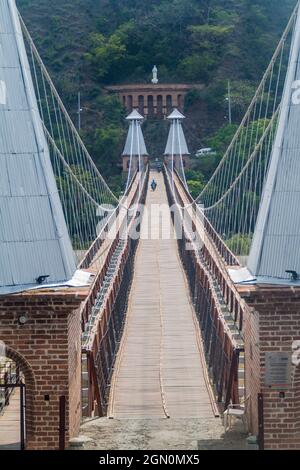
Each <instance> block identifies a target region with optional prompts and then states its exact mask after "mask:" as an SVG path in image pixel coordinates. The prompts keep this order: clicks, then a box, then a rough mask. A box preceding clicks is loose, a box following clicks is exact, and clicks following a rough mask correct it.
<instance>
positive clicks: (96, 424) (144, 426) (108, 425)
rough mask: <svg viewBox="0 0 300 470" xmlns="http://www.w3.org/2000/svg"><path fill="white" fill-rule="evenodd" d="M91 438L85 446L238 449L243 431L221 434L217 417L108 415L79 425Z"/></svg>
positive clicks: (150, 448) (221, 427) (88, 448)
mask: <svg viewBox="0 0 300 470" xmlns="http://www.w3.org/2000/svg"><path fill="white" fill-rule="evenodd" d="M81 434H82V435H84V436H86V437H88V438H90V439H91V440H90V441H89V442H88V443H87V444H85V449H86V450H92V449H94V450H95V449H97V450H221V449H228V450H239V449H245V448H246V445H245V444H246V442H245V439H246V435H245V433H244V432H241V428H240V427H239V426H238V427H237V428H236V431H234V432H233V431H231V432H229V433H226V435H224V427H223V425H222V422H221V419H220V418H210V419H196V418H190V419H172V418H171V419H139V420H137V419H131V420H130V419H128V420H127V419H122V420H118V419H108V418H100V419H97V420H93V421H90V422H86V423H85V424H83V425H82V428H81Z"/></svg>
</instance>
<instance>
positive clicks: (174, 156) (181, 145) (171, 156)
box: [164, 108, 190, 175]
mask: <svg viewBox="0 0 300 470" xmlns="http://www.w3.org/2000/svg"><path fill="white" fill-rule="evenodd" d="M167 119H168V120H169V121H171V126H170V130H169V136H168V141H167V145H166V149H165V153H164V155H165V163H166V164H167V165H168V167H169V168H170V169H173V168H175V169H176V170H177V171H178V172H179V173H180V174H183V175H184V168H188V166H189V156H190V152H189V149H188V146H187V143H186V139H185V135H184V132H183V128H182V121H183V120H184V119H185V116H184V115H183V114H182V113H181V112H180V111H179V110H178V109H177V108H175V109H174V111H173V112H172V113H171V114H170V115H169V116H168V117H167ZM171 167H172V168H171Z"/></svg>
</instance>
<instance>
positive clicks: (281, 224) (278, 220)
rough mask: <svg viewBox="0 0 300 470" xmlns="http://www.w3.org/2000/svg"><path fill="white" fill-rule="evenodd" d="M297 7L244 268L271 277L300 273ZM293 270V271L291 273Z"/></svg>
mask: <svg viewBox="0 0 300 470" xmlns="http://www.w3.org/2000/svg"><path fill="white" fill-rule="evenodd" d="M299 80H300V7H299V6H298V12H297V18H296V23H295V29H294V36H293V41H292V49H291V54H290V60H289V66H288V70H287V75H286V81H285V87H284V93H283V98H282V103H281V110H280V115H279V120H278V127H277V132H276V136H275V141H274V146H273V149H272V154H271V160H270V165H269V170H268V174H267V178H266V182H265V187H264V191H263V195H262V199H261V205H260V209H259V214H258V219H257V223H256V227H255V231H254V236H253V241H252V247H251V250H250V255H249V258H248V265H247V266H248V269H249V271H250V272H251V274H252V275H253V276H255V277H256V278H257V279H258V280H261V281H264V280H265V281H266V282H268V283H274V282H276V280H277V281H279V280H280V281H282V280H288V279H289V277H290V274H289V273H287V272H286V271H294V274H293V278H294V281H297V277H298V274H299V273H300V249H299V247H300V213H299V207H300V158H299V157H300V155H299V149H300V133H299V122H300V93H299V84H300V81H299ZM296 273H297V275H296Z"/></svg>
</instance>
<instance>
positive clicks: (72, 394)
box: [0, 290, 86, 449]
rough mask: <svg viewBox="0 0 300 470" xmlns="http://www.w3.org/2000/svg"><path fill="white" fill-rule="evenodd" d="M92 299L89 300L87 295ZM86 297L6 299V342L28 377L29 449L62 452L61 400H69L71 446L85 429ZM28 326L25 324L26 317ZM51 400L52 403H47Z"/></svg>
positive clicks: (0, 324)
mask: <svg viewBox="0 0 300 470" xmlns="http://www.w3.org/2000/svg"><path fill="white" fill-rule="evenodd" d="M85 295H86V294H85ZM85 295H84V293H83V292H75V291H71V290H70V291H63V292H62V291H57V292H47V293H45V292H44V293H43V292H35V293H30V294H28V293H27V294H19V295H14V296H6V297H0V339H1V340H2V341H4V343H5V345H6V347H7V351H6V354H7V356H8V357H11V358H12V359H14V360H15V361H16V362H17V363H18V364H19V365H20V368H21V370H22V371H23V373H24V374H25V381H26V433H27V448H28V449H58V443H59V433H58V427H59V397H60V396H62V395H64V396H65V397H66V409H67V413H66V415H67V421H66V426H67V429H68V431H67V434H66V441H67V440H68V439H69V438H70V437H74V436H75V435H76V434H77V433H78V430H79V424H80V416H81V413H80V408H81V407H80V396H81V377H80V376H81V373H80V369H81V367H80V361H81V347H80V337H81V329H80V328H81V327H80V314H79V310H78V307H79V305H80V303H81V302H82V300H83V299H84V298H85ZM23 314H26V315H27V317H28V321H27V322H26V324H25V325H23V326H22V325H20V324H19V321H18V319H19V317H20V315H23ZM46 395H49V401H46V400H45V397H46Z"/></svg>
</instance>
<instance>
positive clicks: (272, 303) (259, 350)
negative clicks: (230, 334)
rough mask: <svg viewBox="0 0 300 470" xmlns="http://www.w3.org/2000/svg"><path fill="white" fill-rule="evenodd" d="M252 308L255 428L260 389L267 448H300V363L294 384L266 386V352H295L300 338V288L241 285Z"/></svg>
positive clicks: (249, 340)
mask: <svg viewBox="0 0 300 470" xmlns="http://www.w3.org/2000/svg"><path fill="white" fill-rule="evenodd" d="M240 291H241V292H240V293H241V294H242V295H243V297H244V298H245V300H246V302H247V305H248V309H247V315H246V318H245V343H246V344H245V348H246V393H247V394H250V396H251V405H252V407H251V411H250V413H249V418H250V421H251V431H252V432H253V433H254V434H256V433H257V431H258V426H257V406H255V404H256V405H257V401H256V400H257V393H258V392H259V391H260V392H262V393H263V395H264V439H265V448H266V449H300V366H297V367H296V366H293V367H292V379H293V381H292V385H291V386H290V387H288V389H286V390H282V391H284V396H281V397H280V392H281V390H272V389H270V388H268V387H266V386H265V380H264V379H265V354H266V352H268V351H274V352H276V351H284V352H288V353H290V354H292V345H293V342H294V341H297V340H300V289H299V288H296V289H295V288H292V287H258V286H255V287H251V288H250V287H248V288H245V287H243V288H241V290H240Z"/></svg>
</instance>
